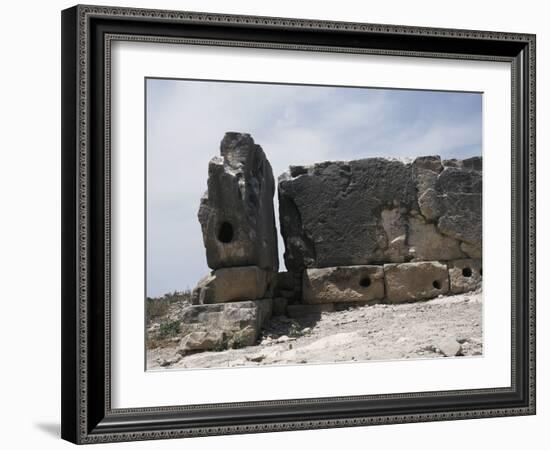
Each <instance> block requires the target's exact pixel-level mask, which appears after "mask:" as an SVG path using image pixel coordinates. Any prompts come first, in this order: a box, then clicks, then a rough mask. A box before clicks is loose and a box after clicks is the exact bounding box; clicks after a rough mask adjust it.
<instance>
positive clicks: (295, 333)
mask: <svg viewBox="0 0 550 450" xmlns="http://www.w3.org/2000/svg"><path fill="white" fill-rule="evenodd" d="M301 335H302V332H301V331H300V326H299V325H298V324H297V323H296V322H292V323H291V324H290V328H289V330H288V336H289V337H299V336H301Z"/></svg>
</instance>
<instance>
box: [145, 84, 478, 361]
mask: <svg viewBox="0 0 550 450" xmlns="http://www.w3.org/2000/svg"><path fill="white" fill-rule="evenodd" d="M145 90H146V105H145V108H146V112H145V113H146V127H145V129H146V192H145V195H146V217H145V222H146V296H147V298H146V299H145V308H146V314H145V316H146V324H145V341H146V342H145V343H146V345H145V347H146V349H145V351H146V368H147V370H167V369H202V368H227V367H249V366H264V365H281V364H285V365H289V364H292V365H295V364H312V363H316V364H320V363H356V362H367V361H382V360H402V359H420V358H445V357H479V356H482V355H483V292H482V275H483V273H482V93H479V92H452V91H427V90H405V89H387V88H374V87H350V86H319V85H293V84H270V83H252V82H229V81H228V82H225V81H210V80H189V79H162V78H147V79H146V80H145Z"/></svg>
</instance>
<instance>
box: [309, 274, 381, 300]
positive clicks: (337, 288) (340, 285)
mask: <svg viewBox="0 0 550 450" xmlns="http://www.w3.org/2000/svg"><path fill="white" fill-rule="evenodd" d="M302 292H303V301H304V303H308V304H317V303H337V302H354V301H357V302H367V301H370V300H381V299H383V298H384V270H383V269H382V266H339V267H327V268H323V269H306V270H305V272H304V279H303V291H302Z"/></svg>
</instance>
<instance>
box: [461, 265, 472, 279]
mask: <svg viewBox="0 0 550 450" xmlns="http://www.w3.org/2000/svg"><path fill="white" fill-rule="evenodd" d="M462 276H463V277H466V278H470V277H471V276H472V269H470V268H469V267H464V269H462Z"/></svg>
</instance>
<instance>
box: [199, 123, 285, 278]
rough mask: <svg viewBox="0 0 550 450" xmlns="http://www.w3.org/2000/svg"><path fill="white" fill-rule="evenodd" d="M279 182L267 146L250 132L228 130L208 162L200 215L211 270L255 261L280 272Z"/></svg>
mask: <svg viewBox="0 0 550 450" xmlns="http://www.w3.org/2000/svg"><path fill="white" fill-rule="evenodd" d="M274 193H275V181H274V178H273V172H272V169H271V165H270V164H269V161H268V160H267V158H266V156H265V154H264V152H263V150H262V148H261V147H260V146H259V145H257V144H255V143H254V140H253V139H252V138H251V137H250V135H248V134H244V133H226V134H225V136H224V138H223V140H222V142H221V146H220V156H216V157H214V158H213V159H212V160H211V161H210V164H209V166H208V190H207V192H206V193H205V194H204V196H203V198H202V199H201V203H200V208H199V213H198V218H199V221H200V224H201V227H202V233H203V241H204V246H205V248H206V259H207V262H208V266H209V267H210V268H211V269H220V268H224V267H234V266H251V265H255V266H258V267H260V268H261V269H265V270H271V271H274V272H276V271H277V269H278V265H279V264H278V255H277V234H276V229H275V216H274V211H273V195H274Z"/></svg>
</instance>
